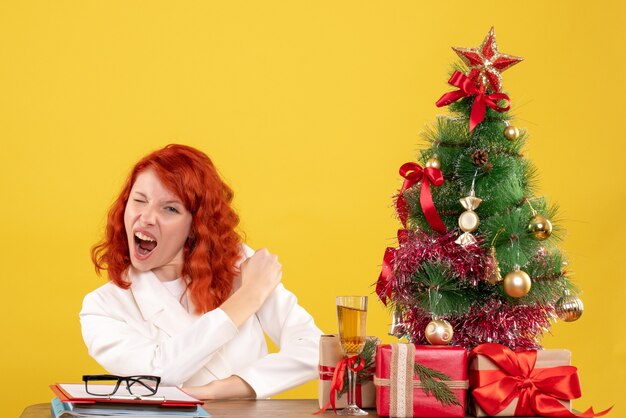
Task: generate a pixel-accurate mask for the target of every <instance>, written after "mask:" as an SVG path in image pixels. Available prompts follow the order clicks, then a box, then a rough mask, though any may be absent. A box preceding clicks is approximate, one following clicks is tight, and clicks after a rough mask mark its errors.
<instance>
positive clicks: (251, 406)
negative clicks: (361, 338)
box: [21, 399, 378, 418]
mask: <svg viewBox="0 0 626 418" xmlns="http://www.w3.org/2000/svg"><path fill="white" fill-rule="evenodd" d="M204 409H206V410H207V411H209V412H210V413H211V414H212V415H213V417H215V418H220V417H228V418H249V417H261V418H264V417H289V418H300V417H301V418H314V417H316V416H315V415H313V412H316V411H317V410H318V409H319V405H318V403H317V399H264V400H239V399H237V400H228V401H206V402H205V403H204ZM367 412H368V413H369V415H368V417H370V418H377V417H378V414H376V410H375V409H368V410H367ZM317 416H320V417H329V416H336V415H335V414H334V413H333V411H332V409H331V410H328V411H326V412H324V413H323V414H320V415H317ZM51 417H52V413H51V412H50V404H49V403H40V404H36V405H31V406H28V407H26V409H24V412H22V415H21V418H51Z"/></svg>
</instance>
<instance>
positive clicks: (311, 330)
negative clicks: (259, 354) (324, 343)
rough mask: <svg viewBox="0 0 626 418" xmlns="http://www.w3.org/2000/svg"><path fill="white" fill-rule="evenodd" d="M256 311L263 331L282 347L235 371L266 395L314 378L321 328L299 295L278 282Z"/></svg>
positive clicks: (258, 391) (261, 393)
mask: <svg viewBox="0 0 626 418" xmlns="http://www.w3.org/2000/svg"><path fill="white" fill-rule="evenodd" d="M256 315H257V318H258V319H259V322H260V324H261V327H262V328H263V331H264V332H265V333H266V334H267V335H268V337H269V338H270V339H271V340H272V341H273V342H274V344H276V345H277V346H278V347H279V350H280V351H279V352H278V353H272V354H268V355H266V356H265V357H263V358H261V359H259V360H257V361H256V362H254V363H253V364H252V365H250V366H248V367H246V368H244V369H241V370H235V372H234V374H236V375H238V376H239V377H241V378H242V379H244V380H245V381H246V382H247V383H248V384H249V385H250V386H251V387H252V388H253V389H254V390H255V392H256V396H257V398H266V397H268V396H271V395H274V394H277V393H279V392H282V391H285V390H287V389H290V388H292V387H295V386H298V385H301V384H303V383H306V382H308V381H309V380H312V379H314V378H315V377H316V376H317V364H318V360H319V340H320V335H321V334H322V332H321V331H320V329H319V328H318V327H317V326H316V325H315V323H314V321H313V318H312V317H311V315H309V313H308V312H306V310H304V308H302V307H301V306H300V305H298V300H297V299H296V296H295V295H294V294H293V293H291V292H290V291H288V290H287V289H285V287H284V286H283V285H282V284H279V285H278V287H277V288H276V289H275V290H274V292H273V293H272V294H271V295H270V297H269V298H268V299H267V300H266V301H265V303H264V304H263V306H262V307H261V309H260V310H259V311H258V312H257V313H256Z"/></svg>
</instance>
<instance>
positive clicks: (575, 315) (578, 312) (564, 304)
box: [554, 294, 584, 322]
mask: <svg viewBox="0 0 626 418" xmlns="http://www.w3.org/2000/svg"><path fill="white" fill-rule="evenodd" d="M554 310H555V311H556V314H557V315H558V316H559V318H560V319H561V320H563V321H565V322H573V321H576V320H577V319H579V318H580V317H581V316H582V314H583V310H584V306H583V301H582V300H580V299H579V298H578V297H576V296H573V295H569V294H567V295H565V296H563V297H562V298H561V299H559V300H558V301H557V302H556V305H554Z"/></svg>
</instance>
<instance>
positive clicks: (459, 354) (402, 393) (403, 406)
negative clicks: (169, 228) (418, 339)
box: [374, 344, 468, 417]
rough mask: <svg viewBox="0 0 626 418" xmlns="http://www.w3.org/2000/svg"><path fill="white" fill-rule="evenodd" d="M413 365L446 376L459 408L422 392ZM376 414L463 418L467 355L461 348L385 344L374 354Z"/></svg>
mask: <svg viewBox="0 0 626 418" xmlns="http://www.w3.org/2000/svg"><path fill="white" fill-rule="evenodd" d="M415 363H419V364H420V365H422V366H425V367H428V368H430V369H434V370H436V371H438V372H441V373H443V374H445V375H447V376H448V377H449V378H450V380H449V381H445V382H444V383H445V384H446V386H448V388H450V390H451V391H452V394H453V395H454V396H455V398H456V399H457V401H458V405H454V404H450V405H444V404H442V403H441V402H440V401H439V400H437V399H436V398H435V396H434V395H433V394H432V393H431V394H428V395H427V394H426V393H425V392H424V389H423V386H422V384H421V381H420V380H419V378H418V377H417V376H416V374H415V372H414V365H415ZM374 385H375V386H376V410H377V411H378V415H379V416H384V417H465V395H466V391H467V387H468V381H467V352H466V351H465V349H463V348H461V347H448V346H445V347H441V346H439V347H436V346H422V345H418V346H414V345H413V344H385V345H380V346H378V348H377V350H376V375H375V377H374Z"/></svg>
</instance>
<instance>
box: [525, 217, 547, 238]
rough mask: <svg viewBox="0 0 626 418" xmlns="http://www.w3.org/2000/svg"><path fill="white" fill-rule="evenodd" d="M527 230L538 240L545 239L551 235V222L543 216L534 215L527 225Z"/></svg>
mask: <svg viewBox="0 0 626 418" xmlns="http://www.w3.org/2000/svg"><path fill="white" fill-rule="evenodd" d="M528 230H529V231H530V232H531V233H532V234H533V235H534V236H535V238H538V239H546V238H548V237H549V236H550V234H552V222H550V219H548V218H546V217H545V216H541V215H535V216H534V217H533V218H532V219H531V220H530V223H529V224H528Z"/></svg>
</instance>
